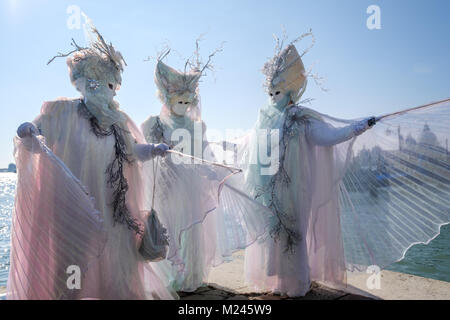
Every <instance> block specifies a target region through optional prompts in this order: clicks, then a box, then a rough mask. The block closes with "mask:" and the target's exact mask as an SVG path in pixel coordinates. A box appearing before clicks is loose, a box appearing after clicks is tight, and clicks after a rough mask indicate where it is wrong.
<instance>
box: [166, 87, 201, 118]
mask: <svg viewBox="0 0 450 320" xmlns="http://www.w3.org/2000/svg"><path fill="white" fill-rule="evenodd" d="M195 99H196V97H195V95H193V94H191V93H189V92H185V93H183V94H181V95H173V96H172V97H171V99H170V101H169V108H170V111H172V113H174V114H175V115H177V116H184V115H185V114H186V112H187V110H188V109H189V108H190V107H191V106H192V105H193V102H194V101H195Z"/></svg>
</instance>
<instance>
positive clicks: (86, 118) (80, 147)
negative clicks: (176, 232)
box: [8, 27, 176, 299]
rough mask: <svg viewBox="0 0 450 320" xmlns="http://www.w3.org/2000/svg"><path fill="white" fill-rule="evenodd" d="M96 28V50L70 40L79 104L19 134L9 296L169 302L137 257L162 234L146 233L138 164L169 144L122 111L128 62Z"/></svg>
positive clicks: (67, 104) (61, 107)
mask: <svg viewBox="0 0 450 320" xmlns="http://www.w3.org/2000/svg"><path fill="white" fill-rule="evenodd" d="M90 32H91V33H92V35H93V36H94V40H93V42H92V43H91V44H90V47H88V48H81V47H79V46H78V45H77V44H76V43H75V42H73V45H74V46H75V50H74V51H72V52H71V53H73V54H72V55H70V54H68V55H70V56H69V57H68V58H67V65H68V67H69V73H70V80H71V82H72V84H73V85H74V86H75V88H76V89H77V90H78V91H79V92H80V93H81V98H76V99H68V98H59V99H57V100H55V101H49V102H45V103H44V104H43V106H42V109H41V114H40V115H39V116H38V117H37V118H36V119H35V120H34V121H33V122H32V123H24V124H22V125H21V126H20V127H19V129H18V138H16V140H15V146H16V150H15V156H16V160H17V166H18V174H19V178H18V185H17V195H16V205H15V212H14V215H13V231H12V249H11V269H10V274H9V281H8V298H10V299H84V298H87V299H171V298H174V297H176V294H172V293H171V292H169V290H168V289H166V287H165V286H164V284H163V283H164V281H162V280H161V279H160V278H158V276H156V274H155V272H154V270H153V269H152V267H151V266H150V264H149V263H148V262H146V261H145V260H144V259H143V257H142V256H141V254H140V253H139V248H140V246H141V242H142V241H146V243H148V242H149V241H150V242H151V241H152V240H154V239H155V237H156V238H157V237H160V239H163V238H164V230H163V229H161V230H156V229H154V228H153V229H151V230H149V221H151V219H149V217H148V211H146V208H145V207H144V204H143V203H144V201H143V199H144V197H143V191H142V190H143V180H142V175H141V172H140V171H141V169H140V166H141V162H143V161H147V160H150V159H153V158H154V157H155V156H157V155H164V154H165V152H166V151H167V150H168V146H167V145H164V144H160V145H153V144H147V143H146V142H145V140H144V139H143V137H142V136H141V134H140V131H139V129H138V128H137V127H136V126H135V125H134V123H133V122H132V120H131V119H130V118H129V117H128V116H127V115H126V114H125V113H124V112H123V111H121V110H120V109H119V105H118V103H117V102H116V101H115V100H114V96H115V95H116V90H118V88H119V86H120V85H121V73H122V71H123V68H124V66H125V65H126V64H125V61H124V60H123V58H122V55H121V54H120V53H119V52H118V51H116V50H115V49H114V47H113V46H112V45H111V44H107V43H106V42H105V41H104V40H103V38H102V36H101V35H100V34H99V33H98V31H97V30H96V29H95V28H94V27H92V30H91V31H90ZM68 55H59V56H61V57H64V56H68ZM52 60H53V59H52ZM151 226H153V227H154V226H155V225H154V224H151ZM158 232H160V233H159V234H158ZM146 237H149V238H151V239H146ZM147 248H148V247H147ZM161 256H162V257H160V258H164V253H163V254H162V255H161ZM70 276H72V278H70Z"/></svg>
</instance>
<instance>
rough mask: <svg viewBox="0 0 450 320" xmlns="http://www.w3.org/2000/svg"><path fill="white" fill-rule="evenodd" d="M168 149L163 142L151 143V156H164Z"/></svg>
mask: <svg viewBox="0 0 450 320" xmlns="http://www.w3.org/2000/svg"><path fill="white" fill-rule="evenodd" d="M168 150H169V146H168V145H167V144H165V143H160V144H157V145H153V151H152V154H153V156H160V157H164V156H165V155H166V154H167V151H168Z"/></svg>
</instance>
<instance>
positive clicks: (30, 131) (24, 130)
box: [17, 122, 39, 138]
mask: <svg viewBox="0 0 450 320" xmlns="http://www.w3.org/2000/svg"><path fill="white" fill-rule="evenodd" d="M38 134H39V130H38V128H36V126H35V125H34V124H33V123H31V122H25V123H22V124H21V125H20V126H19V128H18V129H17V135H18V136H19V138H25V137H31V136H32V135H38Z"/></svg>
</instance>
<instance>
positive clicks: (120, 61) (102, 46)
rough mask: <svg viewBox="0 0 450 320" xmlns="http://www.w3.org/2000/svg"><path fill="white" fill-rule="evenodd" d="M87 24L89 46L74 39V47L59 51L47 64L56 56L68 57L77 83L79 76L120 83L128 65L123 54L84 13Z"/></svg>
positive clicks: (70, 69) (68, 63) (71, 75)
mask: <svg viewBox="0 0 450 320" xmlns="http://www.w3.org/2000/svg"><path fill="white" fill-rule="evenodd" d="M84 17H85V19H86V24H85V25H84V28H85V33H86V35H87V38H88V39H89V47H81V46H79V45H78V44H77V43H76V42H75V40H74V39H72V43H71V45H72V46H73V47H74V49H73V50H72V51H70V52H68V53H65V54H64V53H58V54H57V55H56V56H54V57H53V58H52V59H50V60H49V61H48V62H47V64H50V63H51V62H52V61H53V60H55V59H56V58H63V57H67V65H68V67H69V72H70V80H71V82H72V83H73V84H74V85H75V82H76V80H77V79H79V78H86V79H89V80H94V81H97V82H108V81H109V82H114V83H115V84H117V85H120V84H121V82H122V77H121V73H122V72H123V70H124V67H125V66H126V65H127V64H126V62H125V60H124V58H123V56H122V54H121V53H120V52H119V51H117V50H116V49H115V48H114V46H113V45H112V43H111V42H110V43H109V44H108V43H107V42H106V41H105V40H104V38H103V36H102V35H101V34H100V32H99V31H98V30H97V28H96V27H95V26H94V24H93V23H92V20H91V19H89V18H88V17H87V16H86V15H84Z"/></svg>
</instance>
